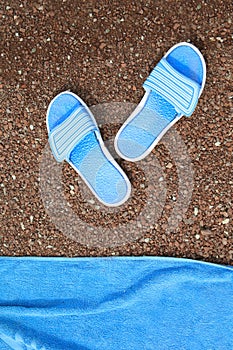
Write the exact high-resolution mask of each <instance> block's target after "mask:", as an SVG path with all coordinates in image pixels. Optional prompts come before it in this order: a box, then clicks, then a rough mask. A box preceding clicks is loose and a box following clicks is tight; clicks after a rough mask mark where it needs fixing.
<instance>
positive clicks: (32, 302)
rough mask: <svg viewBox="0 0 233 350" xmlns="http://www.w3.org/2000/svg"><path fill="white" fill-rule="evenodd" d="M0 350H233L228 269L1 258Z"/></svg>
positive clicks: (138, 261) (167, 262)
mask: <svg viewBox="0 0 233 350" xmlns="http://www.w3.org/2000/svg"><path fill="white" fill-rule="evenodd" d="M0 280H1V284H0V349H1V350H9V349H14V350H28V349H30V350H31V349H34V350H36V349H37V350H105V349H106V350H123V349H125V350H130V349H132V350H137V349H138V350H142V349H148V350H149V349H151V350H173V349H174V350H231V349H233V334H232V329H233V298H232V294H233V293H232V292H233V269H232V268H231V267H224V266H220V265H215V264H210V263H203V262H198V261H192V260H186V259H176V258H160V257H121V258H34V257H25V258H24V257H23V258H15V257H12V258H11V257H2V258H0Z"/></svg>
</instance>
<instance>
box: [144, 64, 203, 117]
mask: <svg viewBox="0 0 233 350" xmlns="http://www.w3.org/2000/svg"><path fill="white" fill-rule="evenodd" d="M143 87H144V88H145V89H150V90H153V91H155V92H156V93H158V94H159V95H161V96H162V97H163V98H165V99H166V100H167V101H168V102H170V103H171V104H172V105H173V106H174V107H175V109H176V111H177V112H178V113H181V114H183V115H186V116H190V115H191V114H192V113H193V111H194V109H195V107H196V105H197V102H198V97H199V94H200V88H201V87H200V85H199V84H198V83H196V82H195V81H193V80H192V79H190V78H188V77H186V76H185V75H183V74H181V73H180V72H178V71H177V70H176V69H174V68H173V67H172V66H171V65H170V64H169V63H168V62H167V60H166V59H165V58H162V59H161V60H160V62H159V63H158V64H157V66H156V67H155V68H154V69H153V71H152V72H151V74H150V75H149V77H148V78H147V79H146V81H145V82H144V84H143Z"/></svg>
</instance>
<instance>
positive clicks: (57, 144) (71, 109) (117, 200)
mask: <svg viewBox="0 0 233 350" xmlns="http://www.w3.org/2000/svg"><path fill="white" fill-rule="evenodd" d="M47 129H48V133H49V143H50V147H51V150H52V152H53V155H54V157H55V159H56V160H57V161H58V162H62V161H63V160H66V161H67V162H68V163H69V164H70V165H71V166H72V167H73V168H74V169H75V170H76V171H77V172H78V174H79V175H80V176H81V177H82V179H83V180H84V182H85V183H86V184H87V186H88V187H89V188H90V190H91V191H92V192H93V194H94V195H95V196H96V197H97V198H98V200H99V201H100V202H102V203H103V204H105V205H107V206H118V205H121V204H123V203H124V202H125V201H126V200H127V199H128V198H129V195H130V192H131V185H130V182H129V179H128V178H127V176H126V174H125V173H124V172H123V170H122V169H121V168H120V166H119V165H118V164H117V163H116V161H115V160H114V159H113V157H112V156H111V155H110V153H109V152H108V150H107V148H106V147H105V145H104V142H103V140H102V137H101V135H100V131H99V128H98V126H97V124H96V121H95V119H94V116H93V115H92V113H91V111H90V110H89V108H88V107H87V105H86V104H85V103H84V102H83V101H82V100H81V98H79V97H78V96H77V95H75V94H73V93H71V92H69V91H66V92H62V93H61V94H59V95H57V96H56V97H55V98H54V99H53V100H52V101H51V103H50V105H49V107H48V111H47Z"/></svg>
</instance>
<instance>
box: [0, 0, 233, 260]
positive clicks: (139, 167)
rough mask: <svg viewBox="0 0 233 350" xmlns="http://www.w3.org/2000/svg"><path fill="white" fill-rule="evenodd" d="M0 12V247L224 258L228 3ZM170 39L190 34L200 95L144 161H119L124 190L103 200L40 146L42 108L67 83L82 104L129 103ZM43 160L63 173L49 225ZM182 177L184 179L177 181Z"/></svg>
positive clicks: (40, 5)
mask: <svg viewBox="0 0 233 350" xmlns="http://www.w3.org/2000/svg"><path fill="white" fill-rule="evenodd" d="M0 17H1V37H3V41H2V47H1V69H0V73H1V76H2V79H1V83H0V89H1V90H0V101H1V104H0V109H1V127H0V128H1V129H0V136H1V143H0V150H1V152H0V160H1V177H0V186H1V188H0V190H1V195H0V196H1V203H2V204H1V231H0V254H1V255H37V256H107V255H165V256H176V257H188V258H194V259H200V260H205V261H211V262H217V263H223V264H232V260H233V259H232V257H233V244H232V243H233V239H232V238H233V237H232V233H233V229H232V226H233V225H232V217H233V215H232V198H233V176H232V150H233V140H232V129H233V109H232V98H233V92H232V74H233V69H232V67H233V61H232V57H233V45H232V18H233V5H232V1H231V0H225V1H217V0H208V1H201V0H199V1H191V0H190V1H184V0H182V1H179V2H176V1H164V0H163V1H160V0H157V1H152V0H151V1H141V0H140V1H139V0H137V1H128V0H127V1H115V0H113V1H90V0H88V1H71V0H70V1H69V0H67V1H65V0H63V1H61V0H58V1H52V0H49V1H39V0H37V1H36V0H35V1H18V0H14V1H13V0H12V1H10V0H9V1H2V2H1V7H0ZM181 41H188V42H191V43H193V44H195V45H196V46H197V47H198V48H199V49H200V50H201V52H202V54H203V55H204V57H205V59H206V62H207V81H206V86H205V89H204V92H203V94H202V96H201V98H200V101H199V104H198V106H197V108H196V110H195V112H194V114H193V115H192V116H191V118H184V117H183V118H182V119H181V120H180V121H179V122H178V123H177V124H176V125H175V126H174V127H173V128H172V130H171V132H170V133H168V134H167V136H166V137H165V138H164V139H162V140H161V142H160V143H159V145H158V146H157V147H156V149H155V150H154V151H153V152H152V154H151V155H150V156H149V157H148V158H147V159H146V160H145V161H144V163H143V162H142V163H140V162H139V163H136V164H132V163H129V162H126V161H122V160H119V163H120V164H121V166H122V167H123V168H124V169H125V171H126V172H127V174H128V176H129V178H130V180H131V181H132V185H133V193H132V197H131V198H130V200H129V201H128V202H127V203H126V204H124V205H123V206H122V207H119V208H115V209H108V208H104V207H103V206H101V205H100V204H99V203H98V202H97V201H96V200H95V199H94V198H93V197H92V196H91V195H90V194H89V193H87V191H86V190H85V189H84V190H82V186H83V184H82V181H81V180H80V178H79V176H78V175H77V173H75V172H74V171H73V170H72V169H71V167H70V166H69V165H68V164H64V166H63V168H61V166H58V165H57V164H56V163H55V161H54V160H53V159H52V158H51V154H50V152H49V151H48V149H47V150H46V147H47V130H46V122H45V115H46V110H47V106H48V104H49V102H50V100H51V99H52V98H53V97H54V96H55V95H56V94H57V93H59V92H61V91H63V90H66V89H70V90H71V91H73V92H75V93H77V94H78V95H80V97H81V98H83V99H84V100H85V102H86V103H87V104H88V105H89V106H93V105H99V104H103V103H110V104H112V103H113V102H121V103H122V102H124V103H125V106H127V105H128V104H127V103H129V104H130V103H131V104H134V105H135V104H137V103H138V102H139V101H140V99H141V97H142V96H143V89H142V83H143V81H144V80H145V78H146V77H147V76H148V74H149V72H150V70H151V69H152V68H153V67H154V65H155V64H156V63H157V62H158V61H159V60H160V59H161V57H162V56H163V55H164V54H165V53H166V51H167V50H168V49H169V48H170V47H171V46H172V45H174V44H176V43H178V42H181ZM117 108H118V107H117ZM103 109H104V108H103ZM117 111H118V114H119V116H120V113H119V110H117ZM102 112H103V111H102ZM102 112H101V113H102ZM101 113H97V114H98V119H97V121H98V122H99V124H101V125H102V126H101V131H102V135H103V138H104V139H105V140H109V139H113V138H114V135H115V133H116V132H117V130H118V129H119V127H120V125H121V123H122V121H123V120H122V116H123V114H124V113H123V112H122V113H121V118H120V117H119V119H118V118H117V115H118V114H117V113H115V114H114V112H113V117H111V116H110V117H109V118H108V119H104V121H103V123H101ZM126 115H127V114H126ZM111 118H112V119H111ZM106 120H107V122H106ZM173 140H174V143H173ZM174 145H175V148H174V147H173V146H174ZM109 147H110V146H109ZM176 147H177V155H179V157H178V156H177V155H176V152H175V153H174V150H176ZM179 147H180V150H178V148H179ZM169 148H170V149H169ZM184 150H185V153H184ZM46 152H47V153H46ZM41 159H42V160H43V162H44V161H45V160H46V162H45V164H44V163H43V164H42V165H41ZM182 166H183V168H185V169H186V170H187V171H186V172H183V173H184V174H183V175H184V176H183V175H182V171H181V172H180V173H179V171H178V169H182ZM41 167H42V169H41ZM49 169H52V170H51V171H53V170H54V171H57V172H58V174H60V175H61V176H62V179H63V190H62V191H61V193H62V195H61V198H62V200H63V201H64V203H65V204H64V205H65V208H64V211H63V209H62V206H60V209H59V210H60V211H59V210H58V211H57V212H56V213H55V214H54V215H55V216H56V217H57V222H58V224H56V225H55V223H54V218H52V217H51V215H50V214H49V211H48V208H47V209H45V207H46V198H44V197H46V193H47V192H49V191H50V188H52V187H51V186H52V185H51V184H49V182H50V180H48V179H47V180H48V181H47V185H46V184H45V183H42V178H43V179H44V177H46V174H47V172H48V171H49ZM190 171H191V174H192V181H191V180H190V178H188V174H189V172H190ZM185 174H186V175H185ZM181 175H182V176H183V178H182V179H185V176H186V180H182V181H180V182H179V180H180V176H181ZM51 179H52V175H51ZM55 180H56V176H55V177H54V181H55ZM51 181H52V180H51ZM189 181H191V182H189ZM45 182H46V181H45ZM185 184H187V186H186V189H185V186H184V185H185ZM58 185H59V184H58ZM46 186H47V187H46ZM54 186H55V185H54ZM180 186H183V190H182V191H183V192H182V191H181V192H182V193H180V188H181V187H180ZM46 189H47V190H46ZM191 190H192V191H191ZM43 191H44V197H43V195H42V196H41V193H42V194H43ZM82 191H84V192H85V193H84V192H82ZM185 191H186V192H185ZM190 191H191V196H190V198H188V202H187V203H186V204H185V202H184V200H185V198H186V197H187V196H188V193H190ZM55 192H56V190H55ZM182 195H184V197H185V198H183V202H182ZM86 196H87V197H86ZM42 197H43V198H44V199H45V200H43V198H42ZM58 197H59V192H58ZM186 199H187V198H186ZM48 200H50V202H49V204H48V206H49V205H50V206H51V199H48ZM178 201H180V202H179V203H182V205H180V212H179V211H178V212H177V210H176V212H175V209H174V208H175V207H176V205H178V204H177V203H178ZM62 203H63V202H62ZM67 203H68V204H67ZM52 204H53V202H52ZM52 206H53V205H52ZM67 208H70V210H71V209H72V214H70V212H69V210H68V209H67ZM173 209H174V213H175V214H174V215H173V216H174V217H173V219H174V220H175V221H176V220H178V221H177V222H176V224H174V225H175V226H174V227H172V225H170V224H171V221H172V220H173V219H171V216H172V211H173ZM153 210H154V211H153ZM66 215H67V220H68V222H66V223H64V217H66ZM69 215H71V216H72V217H71V216H69ZM59 218H60V219H59ZM59 222H60V223H59ZM79 224H80V232H79V233H78V234H77V235H76V234H75V233H74V234H73V233H72V232H71V231H72V229H73V228H74V227H75V226H79ZM59 225H60V226H59ZM61 227H63V228H62V229H61V230H60V228H61ZM62 230H63V232H62ZM69 230H70V232H69ZM73 231H74V230H73ZM76 233H77V232H76Z"/></svg>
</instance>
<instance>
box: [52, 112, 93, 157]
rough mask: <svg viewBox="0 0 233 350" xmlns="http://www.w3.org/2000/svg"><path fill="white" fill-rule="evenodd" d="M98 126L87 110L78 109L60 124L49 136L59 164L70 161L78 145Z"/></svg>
mask: <svg viewBox="0 0 233 350" xmlns="http://www.w3.org/2000/svg"><path fill="white" fill-rule="evenodd" d="M96 130H98V129H97V126H96V124H95V123H94V121H93V119H92V118H91V116H90V115H89V114H88V113H87V111H86V109H85V108H84V107H83V106H81V107H79V108H77V109H76V110H75V111H74V112H73V113H72V114H71V115H70V116H69V117H68V118H67V119H66V120H65V121H64V122H62V123H61V124H59V125H58V126H57V127H56V128H55V129H54V130H53V131H52V132H51V133H50V135H49V143H50V147H51V150H52V153H53V155H54V157H55V159H56V160H57V161H58V162H62V161H63V160H64V159H68V158H69V155H70V152H71V151H72V150H73V148H74V147H75V146H76V145H77V143H78V142H79V141H80V140H81V139H82V138H83V137H84V136H86V135H87V134H88V133H89V132H91V131H96Z"/></svg>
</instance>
